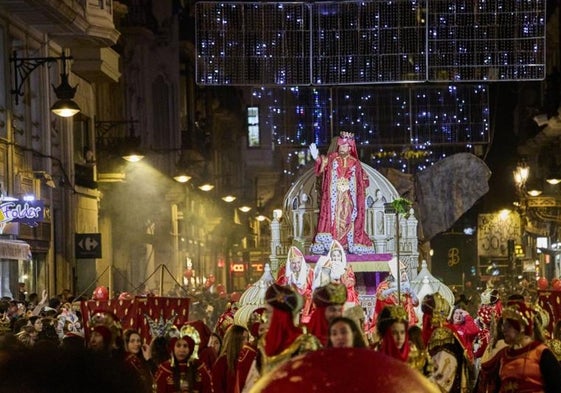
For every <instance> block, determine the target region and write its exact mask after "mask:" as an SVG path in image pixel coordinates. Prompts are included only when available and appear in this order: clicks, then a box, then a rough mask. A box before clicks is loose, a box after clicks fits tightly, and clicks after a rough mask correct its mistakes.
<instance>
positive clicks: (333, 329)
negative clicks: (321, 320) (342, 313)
mask: <svg viewBox="0 0 561 393" xmlns="http://www.w3.org/2000/svg"><path fill="white" fill-rule="evenodd" d="M327 347H328V348H366V347H367V346H366V341H364V335H363V332H362V330H361V329H360V328H359V327H358V326H357V324H356V323H355V321H353V320H352V319H350V318H347V317H335V318H333V319H332V320H331V322H330V323H329V340H328V342H327Z"/></svg>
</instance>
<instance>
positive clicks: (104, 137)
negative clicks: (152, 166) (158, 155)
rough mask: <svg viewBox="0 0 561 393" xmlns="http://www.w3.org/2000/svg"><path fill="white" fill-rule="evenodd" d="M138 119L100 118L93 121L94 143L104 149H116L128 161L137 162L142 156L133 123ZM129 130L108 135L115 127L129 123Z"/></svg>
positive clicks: (138, 137) (138, 138)
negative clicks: (125, 132)
mask: <svg viewBox="0 0 561 393" xmlns="http://www.w3.org/2000/svg"><path fill="white" fill-rule="evenodd" d="M136 123H138V120H102V121H101V120H100V121H96V122H95V130H96V143H97V145H98V146H102V148H103V149H106V150H116V151H117V153H118V154H119V155H120V156H121V158H123V160H126V161H128V162H138V161H140V160H142V159H143V158H144V154H143V152H142V151H141V149H140V141H141V140H140V136H137V135H136V132H135V130H134V124H136ZM129 124H130V128H129V132H128V134H125V135H112V136H111V135H109V133H110V131H111V130H112V129H114V128H115V127H118V126H122V125H129Z"/></svg>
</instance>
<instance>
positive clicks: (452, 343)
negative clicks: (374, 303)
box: [421, 293, 474, 393]
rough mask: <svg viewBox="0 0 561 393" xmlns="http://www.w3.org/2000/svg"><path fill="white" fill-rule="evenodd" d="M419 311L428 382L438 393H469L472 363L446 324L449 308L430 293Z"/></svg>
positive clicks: (449, 324) (449, 326)
mask: <svg viewBox="0 0 561 393" xmlns="http://www.w3.org/2000/svg"><path fill="white" fill-rule="evenodd" d="M421 308H422V311H423V338H424V340H425V342H426V344H427V345H426V347H427V349H428V351H429V355H430V356H431V359H432V363H433V371H432V375H431V376H430V380H431V381H433V382H434V383H436V384H437V385H438V387H439V388H440V390H441V391H442V392H446V393H469V392H471V391H472V388H473V383H474V368H473V362H472V360H471V359H470V356H469V354H468V353H467V350H466V348H465V346H464V345H463V341H462V339H461V338H460V336H459V335H458V333H457V332H456V329H455V328H454V326H453V325H452V324H451V323H449V322H448V321H447V319H448V316H449V315H450V309H451V306H450V304H449V303H448V302H447V301H446V300H445V299H444V298H443V297H442V296H441V295H440V294H439V293H434V294H432V295H426V296H425V298H424V299H423V303H422V305H421ZM472 356H473V354H472Z"/></svg>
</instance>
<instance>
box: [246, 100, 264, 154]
mask: <svg viewBox="0 0 561 393" xmlns="http://www.w3.org/2000/svg"><path fill="white" fill-rule="evenodd" d="M247 141H248V143H249V147H259V146H261V138H260V134H259V107H257V106H248V107H247Z"/></svg>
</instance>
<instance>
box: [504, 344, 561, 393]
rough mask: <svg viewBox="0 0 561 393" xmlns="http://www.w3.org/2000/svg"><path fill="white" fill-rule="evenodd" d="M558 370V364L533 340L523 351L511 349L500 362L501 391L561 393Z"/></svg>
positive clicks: (543, 347)
mask: <svg viewBox="0 0 561 393" xmlns="http://www.w3.org/2000/svg"><path fill="white" fill-rule="evenodd" d="M548 366H551V368H550V367H548ZM555 366H557V367H555ZM548 369H549V370H550V371H553V372H548V371H547V370H548ZM555 369H557V370H561V368H560V366H559V363H558V362H557V359H556V358H555V356H554V355H553V353H552V352H551V351H550V350H549V349H548V348H547V346H546V345H545V344H543V343H540V342H538V341H534V342H532V343H531V344H529V345H526V346H525V347H523V348H520V349H513V348H508V349H507V350H506V351H505V353H504V356H503V357H502V359H501V367H500V372H499V376H500V379H501V382H500V390H499V392H500V393H541V392H545V393H549V392H558V391H559V387H560V386H561V385H560V382H561V381H560V379H561V375H559V372H557V373H555ZM552 374H553V375H552ZM555 374H556V375H555Z"/></svg>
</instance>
